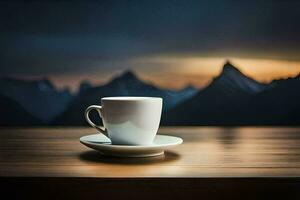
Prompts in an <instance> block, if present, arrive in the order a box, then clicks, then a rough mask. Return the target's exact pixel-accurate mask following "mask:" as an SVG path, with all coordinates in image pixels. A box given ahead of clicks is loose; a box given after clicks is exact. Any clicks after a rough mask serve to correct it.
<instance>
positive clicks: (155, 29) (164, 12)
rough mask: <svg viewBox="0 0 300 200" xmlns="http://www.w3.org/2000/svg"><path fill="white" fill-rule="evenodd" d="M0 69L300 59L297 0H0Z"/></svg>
mask: <svg viewBox="0 0 300 200" xmlns="http://www.w3.org/2000/svg"><path fill="white" fill-rule="evenodd" d="M0 20H1V23H0V30H1V31H0V43H1V45H0V74H1V75H24V76H26V75H28V76H30V75H55V74H62V73H63V74H72V73H73V74H74V73H75V74H76V73H77V74H78V73H79V74H80V73H87V72H90V73H93V72H94V71H99V70H100V71H101V70H102V71H105V72H107V71H109V70H115V69H123V68H129V67H131V66H130V64H131V62H130V61H132V60H134V59H137V58H145V57H146V58H147V57H149V58H150V57H155V56H175V57H176V56H180V57H184V56H200V57H239V58H255V59H257V58H262V59H279V60H294V61H300V37H299V35H300V1H289V0H284V1H283V0H282V1H280V0H276V1H271V0H268V1H262V0H260V1H259V0H252V1H237V0H232V1H229V0H228V1H226V0H223V1H213V0H211V1H200V0H195V1H191V0H182V1H179V0H178V1H175V0H168V1H167V0H160V1H155V0H154V1H153V0H152V1H142V0H137V1H134V0H132V1H126V0H120V1H113V0H111V1H72V2H68V1H63V2H61V1H41V2H39V1H30V2H28V1H26V3H25V1H24V2H22V1H7V2H5V1H1V3H0Z"/></svg>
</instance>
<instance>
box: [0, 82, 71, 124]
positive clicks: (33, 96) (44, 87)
mask: <svg viewBox="0 0 300 200" xmlns="http://www.w3.org/2000/svg"><path fill="white" fill-rule="evenodd" d="M0 94H1V95H3V96H6V97H9V98H10V99H13V100H14V101H16V102H18V103H19V104H20V105H21V106H22V107H23V108H24V109H25V110H26V111H27V112H28V113H30V114H31V115H32V116H34V117H36V118H38V119H41V120H42V121H44V122H49V121H50V120H52V119H53V117H55V116H56V115H58V114H60V113H61V112H62V111H63V110H64V109H65V107H66V105H67V104H68V103H69V101H70V100H71V99H72V95H71V94H70V92H69V91H68V90H64V91H58V90H57V89H56V88H55V87H54V86H53V84H52V83H51V82H50V81H49V80H47V79H41V80H21V79H14V78H1V79H0Z"/></svg>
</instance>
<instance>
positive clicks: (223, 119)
mask: <svg viewBox="0 0 300 200" xmlns="http://www.w3.org/2000/svg"><path fill="white" fill-rule="evenodd" d="M299 88H300V76H299V75H298V76H297V77H294V78H289V79H286V80H276V81H273V82H271V83H269V84H261V83H258V82H257V81H255V80H253V79H251V78H249V77H247V76H246V75H245V74H243V73H242V72H241V71H239V70H238V69H237V68H236V67H234V66H233V65H232V64H231V63H229V62H227V63H226V64H225V65H224V67H223V70H222V72H221V74H220V75H219V76H218V77H216V78H214V80H213V81H212V82H211V84H210V85H209V86H208V87H206V88H205V89H203V90H201V91H199V92H198V93H197V94H196V95H194V96H193V97H192V98H191V99H189V100H187V101H185V102H182V103H181V104H179V105H177V106H176V107H175V108H174V109H171V110H170V111H169V112H168V113H166V114H165V115H164V116H163V119H162V124H163V125H221V126H227V125H229V126H233V125H300V118H299V117H300V115H299V114H298V112H297V111H299V109H300V94H299V91H298V90H299Z"/></svg>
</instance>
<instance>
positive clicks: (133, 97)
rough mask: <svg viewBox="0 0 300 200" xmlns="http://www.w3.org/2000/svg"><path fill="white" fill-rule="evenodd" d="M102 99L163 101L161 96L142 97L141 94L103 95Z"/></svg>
mask: <svg viewBox="0 0 300 200" xmlns="http://www.w3.org/2000/svg"><path fill="white" fill-rule="evenodd" d="M101 100H113V101H149V100H150V101H152V100H159V101H162V98H160V97H140V96H114V97H103V98H101Z"/></svg>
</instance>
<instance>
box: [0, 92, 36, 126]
mask: <svg viewBox="0 0 300 200" xmlns="http://www.w3.org/2000/svg"><path fill="white" fill-rule="evenodd" d="M0 113H1V118H0V126H32V125H41V124H42V122H41V121H40V120H39V119H37V118H35V117H33V116H32V115H30V114H29V113H28V112H27V111H25V110H24V109H23V108H22V106H21V105H19V104H18V103H17V102H15V101H14V100H12V99H9V98H8V97H5V96H3V95H0Z"/></svg>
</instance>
